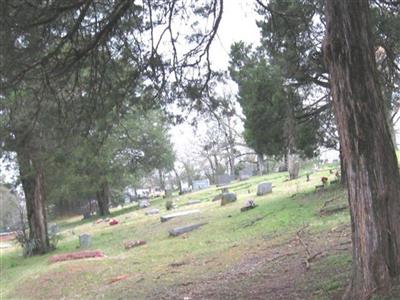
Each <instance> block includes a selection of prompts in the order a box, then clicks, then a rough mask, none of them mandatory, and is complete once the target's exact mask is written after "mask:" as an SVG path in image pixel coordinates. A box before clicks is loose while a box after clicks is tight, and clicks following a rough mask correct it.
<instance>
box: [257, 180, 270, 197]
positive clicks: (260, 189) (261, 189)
mask: <svg viewBox="0 0 400 300" xmlns="http://www.w3.org/2000/svg"><path fill="white" fill-rule="evenodd" d="M271 192H272V183H271V182H262V183H260V184H259V185H258V186H257V196H262V195H265V194H268V193H271Z"/></svg>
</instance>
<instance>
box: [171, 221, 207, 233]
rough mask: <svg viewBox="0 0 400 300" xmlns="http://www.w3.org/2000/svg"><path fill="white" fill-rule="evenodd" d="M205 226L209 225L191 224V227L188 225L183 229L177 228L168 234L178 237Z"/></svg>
mask: <svg viewBox="0 0 400 300" xmlns="http://www.w3.org/2000/svg"><path fill="white" fill-rule="evenodd" d="M205 224H207V223H197V224H190V225H186V226H182V227H176V228H173V229H171V230H169V231H168V232H169V235H171V236H178V235H181V234H183V233H186V232H190V231H192V230H195V229H197V228H199V227H201V226H203V225H205Z"/></svg>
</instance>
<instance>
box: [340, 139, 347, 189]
mask: <svg viewBox="0 0 400 300" xmlns="http://www.w3.org/2000/svg"><path fill="white" fill-rule="evenodd" d="M339 159H340V184H341V185H343V186H347V173H346V165H345V161H344V156H343V150H342V145H340V146H339Z"/></svg>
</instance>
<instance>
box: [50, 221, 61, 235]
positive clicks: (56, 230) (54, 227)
mask: <svg viewBox="0 0 400 300" xmlns="http://www.w3.org/2000/svg"><path fill="white" fill-rule="evenodd" d="M59 232H60V227H59V226H58V224H55V223H54V224H51V225H50V226H49V233H50V235H56V234H57V233H59Z"/></svg>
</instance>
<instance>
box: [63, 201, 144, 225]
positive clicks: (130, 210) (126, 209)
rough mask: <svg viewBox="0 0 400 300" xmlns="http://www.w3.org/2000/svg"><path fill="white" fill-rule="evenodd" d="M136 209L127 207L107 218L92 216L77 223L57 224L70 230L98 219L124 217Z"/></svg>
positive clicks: (136, 207) (136, 208) (64, 222)
mask: <svg viewBox="0 0 400 300" xmlns="http://www.w3.org/2000/svg"><path fill="white" fill-rule="evenodd" d="M138 209H139V207H138V206H129V207H125V208H121V209H119V210H117V211H113V212H112V213H111V214H109V215H108V216H104V217H101V216H97V215H94V216H92V217H90V218H88V219H81V220H77V221H74V222H68V221H61V222H58V225H59V226H60V227H61V228H62V229H71V228H74V227H76V226H80V225H84V224H88V223H92V222H94V221H97V220H99V219H104V218H116V217H118V216H120V215H124V214H127V213H130V212H133V211H135V210H138Z"/></svg>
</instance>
